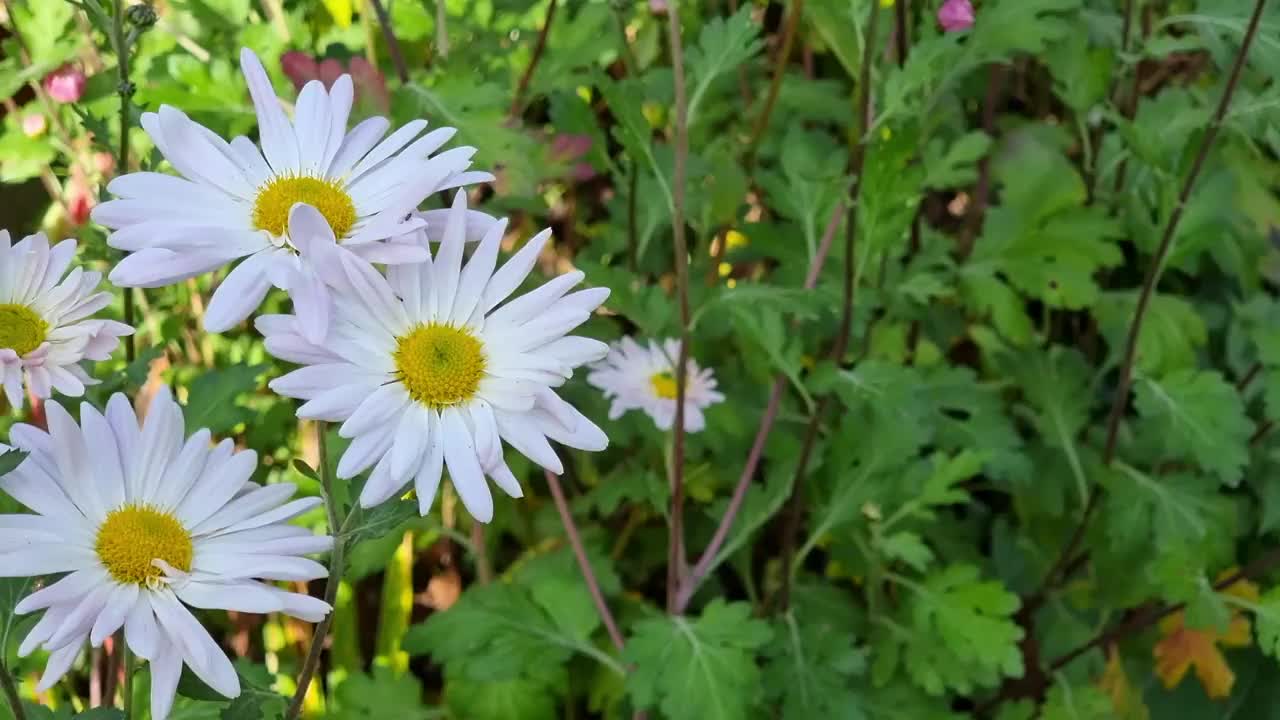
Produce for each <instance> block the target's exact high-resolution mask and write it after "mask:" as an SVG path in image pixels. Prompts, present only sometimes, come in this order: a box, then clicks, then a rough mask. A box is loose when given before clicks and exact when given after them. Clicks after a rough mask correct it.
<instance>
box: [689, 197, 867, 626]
mask: <svg viewBox="0 0 1280 720" xmlns="http://www.w3.org/2000/svg"><path fill="white" fill-rule="evenodd" d="M843 216H844V203H837V204H836V208H835V210H834V211H832V213H831V219H830V220H829V221H828V222H827V228H826V230H824V231H823V233H822V240H821V241H820V242H819V243H818V252H817V253H815V254H814V256H813V260H812V261H811V262H810V264H809V272H808V274H807V275H806V276H805V279H804V289H805V290H812V289H813V288H815V287H817V285H818V276H819V275H821V274H822V266H823V265H824V264H825V263H826V261H827V255H828V253H830V251H831V244H832V242H834V241H835V237H836V230H837V229H838V228H839V227H840V218H841V217H843ZM786 385H787V379H786V378H785V377H783V375H782V374H781V373H778V374H777V375H775V376H774V378H773V388H772V389H771V390H770V391H769V400H768V402H767V403H765V409H764V415H763V416H762V417H761V418H760V427H759V428H758V429H757V430H756V437H755V441H754V442H752V443H751V450H750V452H748V453H747V464H746V465H745V466H744V467H743V468H742V474H741V475H740V476H738V484H737V485H736V486H735V487H734V488H733V496H732V497H731V498H730V499H729V507H728V508H726V509H725V511H724V516H723V517H721V518H720V524H719V525H718V526H717V527H716V531H715V534H714V535H712V536H711V542H710V543H708V544H707V548H706V549H705V550H703V551H702V555H701V556H699V557H698V562H697V563H695V564H694V566H693V570H692V571H691V572H690V573H689V577H687V578H685V580H684V582H683V583H681V585H680V592H679V593H677V595H676V610H675V611H676V613H677V614H679V613H682V612H684V609H685V608H686V607H688V606H689V601H690V600H691V599H692V598H693V593H694V591H696V590H697V589H698V585H699V584H701V583H702V580H703V578H705V577H706V576H707V573H709V572H711V569H712V567H714V565H715V563H716V556H717V555H719V554H720V548H721V547H722V546H723V545H724V543H725V541H726V540H728V539H729V530H730V529H732V528H733V521H734V520H735V519H736V518H737V517H738V512H739V511H741V510H742V503H743V502H744V500H745V499H746V497H747V490H749V489H750V488H751V480H752V479H753V478H755V475H756V468H758V467H759V466H760V460H761V459H762V458H763V457H764V446H765V444H766V443H767V442H768V441H769V434H770V433H771V432H772V431H773V424H774V422H775V421H776V420H777V419H778V407H779V406H780V405H781V404H782V392H783V390H784V389H786Z"/></svg>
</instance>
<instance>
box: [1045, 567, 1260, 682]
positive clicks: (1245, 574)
mask: <svg viewBox="0 0 1280 720" xmlns="http://www.w3.org/2000/svg"><path fill="white" fill-rule="evenodd" d="M1276 566H1280V549H1276V550H1272V551H1271V552H1269V553H1267V554H1266V555H1263V556H1262V557H1260V558H1258V559H1257V560H1255V561H1253V562H1252V563H1249V565H1247V566H1245V567H1244V568H1242V569H1240V570H1237V571H1236V572H1234V573H1232V574H1230V575H1228V576H1227V577H1224V578H1222V579H1221V580H1219V581H1218V582H1215V583H1214V584H1213V589H1214V590H1215V591H1222V590H1225V589H1227V588H1228V587H1231V586H1232V585H1234V584H1236V583H1237V582H1238V581H1240V580H1244V579H1248V578H1256V577H1258V576H1260V575H1262V574H1263V573H1265V572H1267V571H1268V570H1271V569H1273V568H1275V567H1276ZM1184 607H1186V603H1174V604H1172V605H1165V606H1163V607H1161V606H1158V605H1151V604H1147V605H1144V606H1142V607H1140V608H1139V609H1138V610H1137V611H1136V612H1134V613H1133V614H1132V615H1131V616H1130V617H1129V619H1128V620H1125V621H1124V622H1121V623H1120V624H1118V625H1115V626H1113V627H1111V628H1108V629H1106V630H1104V631H1103V632H1101V633H1099V634H1098V635H1096V636H1095V637H1094V638H1093V639H1092V640H1090V641H1089V642H1086V643H1084V644H1083V645H1080V646H1078V647H1076V648H1075V649H1073V650H1071V651H1070V652H1066V653H1063V654H1062V655H1061V656H1059V657H1057V658H1055V659H1054V660H1053V662H1051V663H1050V664H1049V672H1054V671H1057V670H1061V669H1062V668H1063V667H1065V666H1067V665H1068V664H1070V663H1071V661H1073V660H1075V659H1076V658H1078V657H1080V656H1081V655H1084V654H1085V653H1087V652H1089V651H1090V650H1092V649H1094V648H1099V647H1106V646H1107V645H1111V644H1112V643H1114V642H1116V641H1118V640H1120V639H1121V638H1124V637H1126V636H1128V635H1131V634H1133V633H1135V632H1139V631H1141V630H1144V629H1146V628H1148V627H1150V626H1152V625H1154V624H1156V623H1158V622H1160V621H1161V620H1163V619H1164V618H1166V617H1168V616H1170V615H1172V614H1174V613H1176V612H1178V611H1179V610H1181V609H1183V608H1184Z"/></svg>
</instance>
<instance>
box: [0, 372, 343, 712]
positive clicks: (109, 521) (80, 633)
mask: <svg viewBox="0 0 1280 720" xmlns="http://www.w3.org/2000/svg"><path fill="white" fill-rule="evenodd" d="M45 407H46V411H47V413H48V421H49V431H48V432H47V433H46V432H44V431H42V430H39V429H37V428H35V427H33V426H30V425H15V426H14V427H13V429H12V431H11V432H10V438H9V440H10V442H12V443H13V444H14V445H16V446H17V447H18V448H19V449H21V450H26V451H27V452H29V453H30V455H28V456H27V458H26V459H25V460H24V461H23V462H22V464H21V465H19V466H18V467H17V469H16V470H14V471H13V472H10V473H9V474H7V475H4V476H3V477H0V490H3V491H5V492H6V493H8V494H9V495H11V496H12V497H13V498H14V499H15V500H17V501H18V502H20V503H22V504H23V505H25V506H27V507H28V508H30V509H31V510H32V511H34V513H35V514H32V515H0V577H37V576H42V575H50V574H54V573H66V574H65V575H63V576H62V578H60V579H58V580H57V581H56V582H52V583H50V584H48V585H45V586H44V587H43V588H41V589H40V590H37V591H36V592H34V593H32V594H30V595H28V596H27V597H25V598H24V599H23V600H22V601H21V602H19V603H18V605H17V608H16V612H18V613H22V614H25V613H30V612H34V611H36V610H44V616H43V617H42V618H41V619H40V621H39V622H38V623H36V625H35V627H33V628H32V629H31V632H30V633H29V634H28V635H27V637H26V639H25V640H23V642H22V645H21V647H20V648H19V650H18V653H19V655H21V656H24V657H25V656H27V655H29V654H30V653H32V652H33V651H35V650H36V649H37V648H44V649H45V650H48V651H49V652H50V655H49V662H48V665H47V666H46V667H45V672H44V676H43V677H42V678H41V680H40V684H39V689H40V691H41V692H43V691H45V690H48V689H49V688H50V687H52V686H53V684H54V683H56V682H57V681H58V680H59V679H60V678H61V677H62V676H63V675H65V674H66V672H67V670H68V669H70V667H71V664H72V663H73V662H74V661H75V658H76V656H77V655H78V654H79V653H80V650H81V649H82V647H83V646H84V643H85V641H86V640H87V641H89V642H90V643H91V644H92V645H93V646H94V647H98V646H100V645H101V644H102V642H103V640H105V639H106V638H107V637H108V636H110V635H111V634H112V633H114V632H116V631H117V630H119V629H121V628H124V637H125V641H126V642H127V643H128V644H129V648H130V649H132V650H133V652H134V653H136V654H137V655H138V656H139V657H142V658H145V659H147V660H149V661H150V662H151V716H152V717H154V718H157V720H163V718H165V717H166V716H167V715H168V714H169V710H170V709H171V708H172V706H173V698H174V692H175V689H176V688H177V685H178V678H179V677H180V676H181V675H182V666H183V665H184V664H185V665H186V666H187V667H189V668H191V670H192V672H194V673H195V674H196V676H197V677H199V678H200V679H201V680H203V681H204V682H205V683H206V684H207V685H208V686H209V687H211V688H213V689H214V690H216V691H217V692H219V693H221V694H222V695H225V696H227V697H235V696H237V695H239V693H240V681H239V678H238V677H237V675H236V671H235V668H234V667H232V665H231V661H230V660H229V659H228V658H227V656H226V654H225V653H224V652H223V651H222V649H221V648H220V647H218V644H217V643H216V642H215V641H214V639H213V638H212V637H211V636H210V635H209V633H208V632H207V631H206V630H205V629H204V628H203V627H202V626H201V625H200V622H199V621H198V620H197V619H196V618H195V616H194V615H192V614H191V611H190V610H188V609H187V606H190V607H194V608H203V609H211V610H212V609H219V610H234V611H237V612H250V613H270V612H280V613H284V614H286V615H291V616H293V617H297V618H300V619H302V620H306V621H308V622H318V621H319V620H320V619H322V618H323V617H324V616H325V615H326V614H328V612H329V610H330V608H329V606H328V605H327V604H325V603H324V602H322V601H320V600H317V599H315V598H312V597H308V596H306V595H300V594H298V593H292V592H288V591H285V590H282V589H280V588H278V587H275V586H274V585H273V584H270V582H263V581H288V582H305V581H308V580H314V579H316V578H321V577H324V576H325V575H326V574H327V572H326V570H325V568H324V566H323V565H321V564H319V563H317V562H315V561H314V560H309V559H307V558H305V557H303V556H304V555H308V554H311V553H322V552H326V551H328V550H329V549H330V548H331V547H332V545H333V541H332V538H329V537H326V536H317V535H313V534H312V533H311V532H310V531H309V530H306V529H305V528H300V527H294V526H291V525H286V524H285V523H286V521H288V520H290V519H291V518H294V517H296V516H297V515H299V514H301V513H303V512H306V511H307V510H309V509H311V508H313V507H315V506H316V505H318V504H319V503H320V500H319V498H307V499H304V500H294V501H292V502H288V500H289V498H290V497H291V496H292V495H293V490H294V488H293V486H292V485H288V484H283V483H282V484H279V485H268V486H266V487H263V486H261V485H258V484H257V483H254V482H251V481H250V479H249V478H250V476H251V475H252V474H253V471H254V468H256V467H257V456H256V454H255V453H254V452H253V451H252V450H245V451H241V452H235V451H234V447H233V445H232V442H231V441H230V440H223V441H222V442H221V443H220V444H218V445H217V446H211V445H210V440H209V431H208V430H199V431H197V432H196V433H195V434H194V435H192V436H191V437H190V438H189V439H187V440H186V442H185V443H184V442H183V427H184V426H183V416H182V409H181V408H180V407H179V406H178V404H177V403H175V402H174V401H173V399H172V397H171V396H170V395H169V391H168V389H167V388H165V389H162V390H161V391H160V392H158V393H157V394H156V396H155V398H154V399H153V400H152V401H151V406H150V408H149V411H148V412H147V415H146V423H145V424H143V425H142V426H141V427H139V423H138V418H137V416H136V415H135V414H134V411H133V408H131V407H130V406H129V402H128V400H126V399H125V396H124V395H122V394H119V393H117V394H116V395H114V396H112V398H111V400H110V402H109V403H108V404H107V412H106V414H105V415H103V414H102V413H99V412H98V411H97V410H95V409H94V408H93V406H91V405H89V404H88V403H85V404H82V405H81V406H80V423H81V424H80V425H79V426H77V425H76V422H75V420H73V419H72V417H71V415H70V414H69V413H68V412H67V411H66V410H64V409H63V408H62V406H61V405H58V404H57V403H49V404H48V405H46V406H45Z"/></svg>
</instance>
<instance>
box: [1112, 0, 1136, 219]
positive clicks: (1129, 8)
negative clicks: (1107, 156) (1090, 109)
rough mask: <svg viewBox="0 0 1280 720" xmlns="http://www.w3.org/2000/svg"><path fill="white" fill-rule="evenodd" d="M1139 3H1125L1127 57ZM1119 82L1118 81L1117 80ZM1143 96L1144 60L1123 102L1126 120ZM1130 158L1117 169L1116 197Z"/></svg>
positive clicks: (1123, 41) (1123, 40) (1123, 43)
mask: <svg viewBox="0 0 1280 720" xmlns="http://www.w3.org/2000/svg"><path fill="white" fill-rule="evenodd" d="M1136 6H1137V3H1136V2H1134V0H1125V3H1124V28H1123V29H1122V30H1121V32H1122V33H1123V34H1122V35H1121V37H1120V54H1121V55H1125V54H1127V53H1128V52H1129V47H1130V45H1129V37H1130V36H1131V35H1132V34H1133V31H1132V28H1133V19H1134V14H1135V13H1134V9H1135V7H1136ZM1117 82H1119V81H1118V79H1117ZM1141 95H1142V60H1141V59H1139V60H1138V62H1137V64H1135V65H1134V68H1133V87H1132V88H1131V89H1130V90H1129V94H1128V95H1125V96H1124V98H1122V100H1121V106H1120V114H1121V115H1122V116H1123V117H1124V119H1126V120H1133V118H1134V116H1135V115H1136V114H1137V112H1138V98H1139V97H1140V96H1141ZM1128 168H1129V158H1128V157H1124V158H1121V159H1120V165H1119V167H1118V168H1117V169H1116V180H1115V187H1114V188H1112V190H1113V192H1114V194H1115V195H1117V196H1119V194H1120V191H1121V190H1123V189H1124V182H1125V177H1126V175H1127V174H1128Z"/></svg>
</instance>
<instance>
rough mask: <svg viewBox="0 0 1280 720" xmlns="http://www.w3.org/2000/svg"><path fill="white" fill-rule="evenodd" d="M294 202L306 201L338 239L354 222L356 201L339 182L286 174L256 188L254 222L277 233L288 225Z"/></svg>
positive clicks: (261, 228)
mask: <svg viewBox="0 0 1280 720" xmlns="http://www.w3.org/2000/svg"><path fill="white" fill-rule="evenodd" d="M296 203H306V204H307V205H310V206H311V207H313V208H315V209H316V210H319V211H320V214H321V215H323V216H324V219H325V220H326V221H327V222H328V223H329V227H330V228H333V235H334V237H336V238H338V239H342V238H344V237H346V235H347V233H348V232H349V231H350V230H351V228H352V226H353V225H355V224H356V204H355V202H353V201H352V200H351V196H350V195H348V194H347V191H346V189H344V188H343V186H342V183H340V182H338V181H336V180H326V179H324V178H317V177H309V176H307V175H286V176H283V177H274V178H271V180H269V181H268V182H267V183H266V184H265V185H263V186H262V187H260V188H258V197H257V199H255V200H254V201H253V226H254V227H256V228H257V229H259V230H266V231H267V232H269V233H271V234H272V235H274V236H276V237H280V236H282V235H284V234H285V231H286V230H287V229H288V228H289V210H291V209H292V208H293V206H294V204H296Z"/></svg>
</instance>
